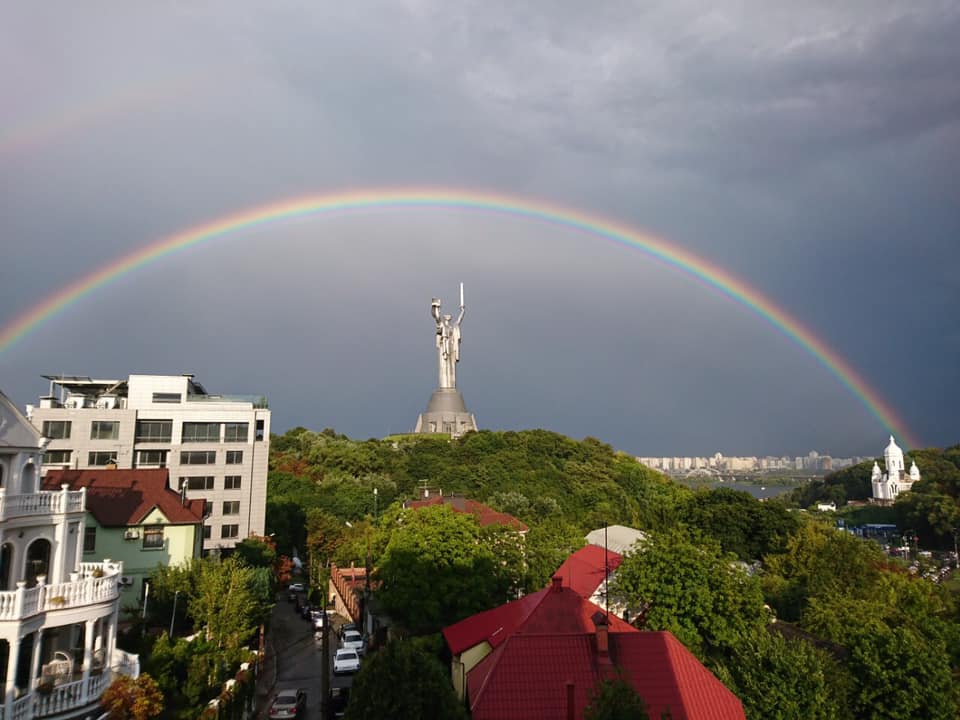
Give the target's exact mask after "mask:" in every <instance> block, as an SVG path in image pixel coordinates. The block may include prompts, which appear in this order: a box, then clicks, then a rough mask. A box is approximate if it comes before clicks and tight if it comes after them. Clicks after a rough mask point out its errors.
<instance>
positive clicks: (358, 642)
mask: <svg viewBox="0 0 960 720" xmlns="http://www.w3.org/2000/svg"><path fill="white" fill-rule="evenodd" d="M366 646H367V644H366V643H365V642H364V640H363V635H361V634H360V633H359V632H358V631H356V630H347V632H345V633H344V634H343V639H341V640H340V647H342V648H345V649H347V650H355V651H356V652H357V655H363V651H364V650H366Z"/></svg>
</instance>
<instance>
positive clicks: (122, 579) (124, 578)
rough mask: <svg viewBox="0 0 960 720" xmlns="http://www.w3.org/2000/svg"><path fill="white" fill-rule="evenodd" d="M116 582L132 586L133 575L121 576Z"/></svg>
mask: <svg viewBox="0 0 960 720" xmlns="http://www.w3.org/2000/svg"><path fill="white" fill-rule="evenodd" d="M117 582H119V583H120V584H121V585H133V575H121V576H120V579H119V580H118V581H117Z"/></svg>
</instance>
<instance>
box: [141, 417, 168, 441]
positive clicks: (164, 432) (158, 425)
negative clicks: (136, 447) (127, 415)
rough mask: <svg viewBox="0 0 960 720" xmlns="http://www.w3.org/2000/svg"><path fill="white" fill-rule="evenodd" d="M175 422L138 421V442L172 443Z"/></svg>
mask: <svg viewBox="0 0 960 720" xmlns="http://www.w3.org/2000/svg"><path fill="white" fill-rule="evenodd" d="M172 437H173V420H137V436H136V441H137V442H167V443H168V442H170V439H171V438H172Z"/></svg>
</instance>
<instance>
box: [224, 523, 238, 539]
mask: <svg viewBox="0 0 960 720" xmlns="http://www.w3.org/2000/svg"><path fill="white" fill-rule="evenodd" d="M220 537H222V538H235V537H240V526H239V525H224V526H222V527H221V528H220Z"/></svg>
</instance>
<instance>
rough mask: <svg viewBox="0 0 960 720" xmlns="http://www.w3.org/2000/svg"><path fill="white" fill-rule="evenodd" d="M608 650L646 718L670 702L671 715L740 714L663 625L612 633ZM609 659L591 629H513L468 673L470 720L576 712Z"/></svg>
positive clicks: (727, 718) (713, 718) (737, 717)
mask: <svg viewBox="0 0 960 720" xmlns="http://www.w3.org/2000/svg"><path fill="white" fill-rule="evenodd" d="M610 657H611V658H612V660H613V663H614V665H615V666H616V667H617V668H620V669H621V670H622V671H623V673H624V676H625V677H626V678H627V679H628V680H629V681H630V682H631V683H632V684H633V686H634V688H636V690H637V692H638V693H639V694H640V696H641V697H642V698H643V699H644V701H645V702H646V704H647V711H648V712H649V714H650V717H653V718H657V717H660V715H661V713H662V712H664V711H665V710H667V709H669V710H670V713H671V717H672V718H673V719H674V720H744V718H745V715H744V712H743V706H742V705H741V704H740V701H739V700H738V699H737V697H736V696H735V695H734V694H733V693H732V692H730V691H729V690H728V689H727V688H726V687H724V686H723V684H722V683H721V682H720V681H719V680H717V678H716V677H714V675H713V674H712V673H711V672H710V671H709V670H707V669H706V668H705V667H704V666H703V665H701V664H700V662H699V661H698V660H697V659H696V658H695V657H694V656H693V655H692V654H691V653H690V652H689V651H688V650H687V649H686V648H684V647H683V645H682V644H680V642H679V641H678V640H677V639H676V638H675V637H673V635H671V634H670V633H668V632H632V633H611V635H610ZM609 667H610V666H609V665H604V663H602V662H600V660H599V655H598V653H597V648H596V635H595V633H570V634H534V633H516V634H514V635H512V636H511V637H509V638H508V639H507V641H506V642H505V643H503V644H502V645H501V646H500V647H498V648H497V649H496V650H494V651H493V652H492V653H491V654H490V655H488V656H487V657H486V658H484V659H483V661H481V662H480V663H479V664H478V665H477V666H476V667H474V668H473V669H472V670H471V671H470V672H469V673H468V674H467V687H468V692H469V698H470V711H471V717H472V718H473V720H505V719H506V718H524V719H530V720H536V719H538V718H543V719H544V720H547V719H548V718H549V719H551V720H552V719H553V718H565V717H567V688H566V686H567V683H573V687H574V693H573V705H574V717H577V718H581V717H583V710H584V707H585V706H586V705H587V703H588V701H589V696H590V693H591V691H592V690H593V688H594V687H595V685H596V684H597V683H598V682H599V681H600V680H601V678H603V677H606V676H607V675H608V674H609V672H608V671H606V669H607V668H609Z"/></svg>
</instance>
